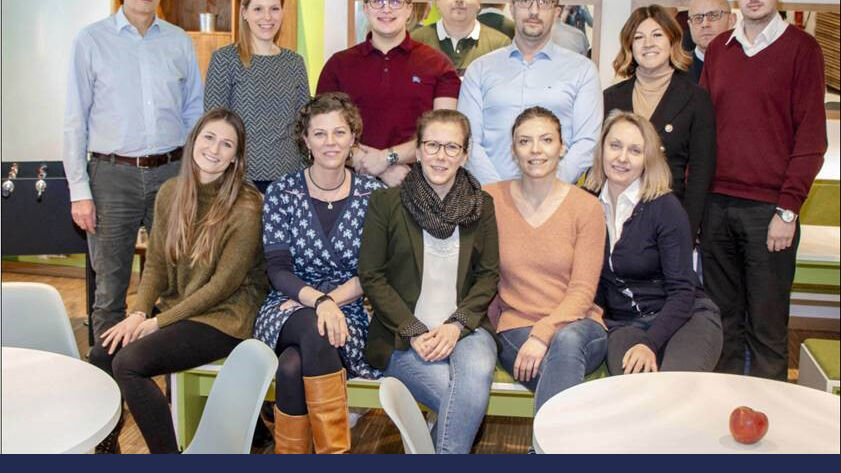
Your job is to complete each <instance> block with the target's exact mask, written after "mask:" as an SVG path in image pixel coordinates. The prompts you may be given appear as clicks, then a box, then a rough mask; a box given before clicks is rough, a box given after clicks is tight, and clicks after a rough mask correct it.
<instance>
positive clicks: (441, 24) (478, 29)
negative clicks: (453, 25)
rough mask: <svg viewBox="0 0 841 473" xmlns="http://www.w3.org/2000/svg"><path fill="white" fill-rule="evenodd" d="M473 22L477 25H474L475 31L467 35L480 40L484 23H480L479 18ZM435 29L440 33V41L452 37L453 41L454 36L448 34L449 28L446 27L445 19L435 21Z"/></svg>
mask: <svg viewBox="0 0 841 473" xmlns="http://www.w3.org/2000/svg"><path fill="white" fill-rule="evenodd" d="M473 22H474V23H475V25H473V31H471V32H470V34H469V35H467V37H468V38H470V39H472V40H475V41H479V33H480V32H481V30H482V24H481V23H479V20H474V21H473ZM435 31H436V32H437V33H438V41H444V40H445V39H447V38H450V41H452V37H451V36H450V35H449V34H447V30H446V28H444V20H440V21H437V22H435Z"/></svg>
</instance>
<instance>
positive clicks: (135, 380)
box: [111, 320, 241, 453]
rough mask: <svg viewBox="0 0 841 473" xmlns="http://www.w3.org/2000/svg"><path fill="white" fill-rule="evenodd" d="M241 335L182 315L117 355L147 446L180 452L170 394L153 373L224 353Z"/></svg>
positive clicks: (117, 375)
mask: <svg viewBox="0 0 841 473" xmlns="http://www.w3.org/2000/svg"><path fill="white" fill-rule="evenodd" d="M240 341H241V340H239V339H237V338H234V337H231V336H229V335H226V334H224V333H222V332H220V331H219V330H216V329H215V328H213V327H211V326H209V325H206V324H203V323H200V322H192V321H189V320H183V321H181V322H176V323H174V324H172V325H168V326H166V327H164V328H162V329H160V330H158V331H157V332H155V333H153V334H151V335H147V336H145V337H143V338H141V339H139V340H136V341H134V342H132V343H129V344H128V345H126V346H125V347H123V349H121V350H120V351H119V353H117V355H116V356H114V362H113V363H112V365H111V366H112V368H113V370H114V379H115V380H116V381H117V384H118V385H119V386H120V391H121V392H122V394H123V399H125V401H126V404H127V405H128V408H129V410H130V411H131V415H132V416H134V420H135V422H137V427H138V428H140V433H141V434H143V439H144V440H146V445H147V446H148V447H149V452H151V453H178V442H177V441H176V439H175V428H174V427H173V425H172V415H171V414H170V411H169V405H168V404H167V400H166V396H165V395H164V393H163V392H162V391H161V390H160V388H158V385H157V384H155V382H154V381H153V380H152V377H153V376H158V375H162V374H169V373H176V372H178V371H184V370H187V369H190V368H195V367H196V366H201V365H204V364H206V363H210V362H211V361H215V360H218V359H219V358H223V357H226V356H228V355H229V354H230V353H231V350H233V349H234V347H235V346H237V344H238V343H239V342H240Z"/></svg>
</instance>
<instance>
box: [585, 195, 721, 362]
mask: <svg viewBox="0 0 841 473" xmlns="http://www.w3.org/2000/svg"><path fill="white" fill-rule="evenodd" d="M609 238H610V237H606V238H605V256H604V265H603V266H602V274H601V277H600V278H599V288H598V290H597V291H596V304H598V305H599V306H600V307H601V308H602V309H604V318H605V320H606V321H607V320H629V319H634V318H638V317H643V316H655V315H656V318H655V320H654V321H653V322H652V324H651V325H650V326H649V328H648V330H647V331H646V334H645V337H644V339H643V340H641V343H644V344H645V345H647V346H648V347H649V348H651V349H652V350H653V351H654V352H655V353H657V352H659V350H660V349H661V348H662V347H663V346H665V344H666V342H668V341H669V339H670V338H671V337H672V335H673V334H674V333H675V331H677V329H679V328H680V327H681V326H683V324H684V323H686V321H687V320H689V318H690V317H692V307H693V304H694V303H695V298H696V297H704V291H703V289H701V284H700V282H699V281H698V276H697V275H696V274H695V271H694V270H693V269H692V242H691V240H690V238H689V222H688V221H687V219H686V213H685V212H683V210H682V209H681V206H680V202H678V200H677V199H676V198H675V196H674V195H673V194H672V193H668V194H665V195H662V196H660V197H658V198H656V199H654V200H652V201H649V202H642V201H641V202H640V203H638V204H637V206H636V207H634V211H633V213H632V214H631V217H630V218H628V220H627V221H625V225H624V226H623V227H622V236H621V237H620V238H619V241H617V242H616V245H614V247H613V253H611V252H610V240H609ZM608 323H609V322H608Z"/></svg>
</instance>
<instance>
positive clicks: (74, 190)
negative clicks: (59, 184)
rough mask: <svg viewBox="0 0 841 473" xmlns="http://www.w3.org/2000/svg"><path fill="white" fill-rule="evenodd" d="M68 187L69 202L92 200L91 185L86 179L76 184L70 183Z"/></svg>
mask: <svg viewBox="0 0 841 473" xmlns="http://www.w3.org/2000/svg"><path fill="white" fill-rule="evenodd" d="M68 187H69V188H70V202H76V201H79V200H93V194H91V186H90V183H89V182H88V181H85V182H80V183H78V184H70V185H69V186H68Z"/></svg>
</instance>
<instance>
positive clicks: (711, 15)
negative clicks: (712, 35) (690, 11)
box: [689, 10, 730, 25]
mask: <svg viewBox="0 0 841 473" xmlns="http://www.w3.org/2000/svg"><path fill="white" fill-rule="evenodd" d="M725 13H726V14H728V15H729V14H730V12H726V11H724V10H714V11H708V12H706V13H698V14H695V15H692V16H690V17H689V22H690V23H692V24H693V25H700V24H701V23H703V22H704V18H706V19H708V20H710V23H714V22H716V21H718V20H720V19H721V17H722V15H724V14H725Z"/></svg>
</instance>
